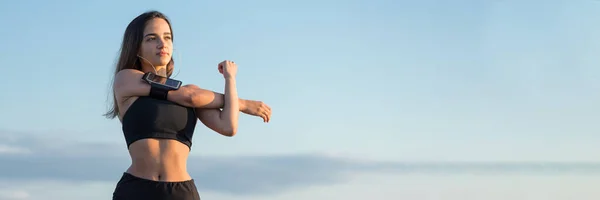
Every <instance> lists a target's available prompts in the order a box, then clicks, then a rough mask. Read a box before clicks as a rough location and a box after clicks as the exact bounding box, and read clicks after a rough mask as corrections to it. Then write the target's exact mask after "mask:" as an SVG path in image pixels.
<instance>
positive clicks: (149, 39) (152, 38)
mask: <svg viewBox="0 0 600 200" xmlns="http://www.w3.org/2000/svg"><path fill="white" fill-rule="evenodd" d="M154 39H156V38H154V37H149V38H148V39H146V41H152V40H154Z"/></svg>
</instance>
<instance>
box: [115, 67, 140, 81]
mask: <svg viewBox="0 0 600 200" xmlns="http://www.w3.org/2000/svg"><path fill="white" fill-rule="evenodd" d="M143 75H144V72H142V71H140V70H137V69H123V70H121V71H119V72H117V74H115V80H114V81H115V83H116V84H119V83H126V82H129V81H131V80H133V79H135V78H141V77H142V76H143Z"/></svg>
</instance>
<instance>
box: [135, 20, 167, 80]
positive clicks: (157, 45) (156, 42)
mask: <svg viewBox="0 0 600 200" xmlns="http://www.w3.org/2000/svg"><path fill="white" fill-rule="evenodd" d="M171 38H172V37H171V30H170V26H169V24H168V23H167V21H165V20H164V19H161V18H154V19H152V20H150V21H148V23H147V24H146V27H145V28H144V35H143V38H142V45H141V47H140V51H139V55H140V56H142V57H144V58H145V59H146V60H148V61H143V62H142V63H145V64H147V62H150V63H152V65H154V66H155V67H157V68H162V67H164V66H166V65H167V64H168V63H169V61H171V55H172V53H173V40H172V39H171ZM142 60H143V59H142Z"/></svg>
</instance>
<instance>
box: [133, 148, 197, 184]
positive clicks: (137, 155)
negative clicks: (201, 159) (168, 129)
mask: <svg viewBox="0 0 600 200" xmlns="http://www.w3.org/2000/svg"><path fill="white" fill-rule="evenodd" d="M189 153H190V149H189V147H188V146H187V145H185V144H183V143H181V142H179V141H176V140H171V139H154V138H150V139H142V140H138V141H136V142H134V143H132V144H131V145H130V146H129V155H130V156H131V166H129V168H128V169H127V173H129V174H131V175H134V176H137V177H139V178H143V179H148V180H153V181H164V182H179V181H187V180H190V179H191V177H190V175H189V174H188V172H187V158H188V156H189Z"/></svg>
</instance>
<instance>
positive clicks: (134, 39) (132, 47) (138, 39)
mask: <svg viewBox="0 0 600 200" xmlns="http://www.w3.org/2000/svg"><path fill="white" fill-rule="evenodd" d="M154 18H161V19H164V20H165V21H167V24H169V29H170V31H171V40H173V29H172V28H171V22H170V21H169V19H168V18H167V17H166V16H165V15H164V14H163V13H161V12H158V11H154V10H153V11H148V12H145V13H142V14H141V15H139V16H137V17H136V18H135V19H133V20H132V21H131V22H130V23H129V25H127V28H126V29H125V34H123V42H122V43H121V48H120V50H119V51H120V53H119V54H120V55H119V59H118V61H117V64H116V67H115V73H114V75H116V74H117V73H119V71H121V70H123V69H137V70H140V71H141V70H142V65H141V61H140V60H139V58H138V57H137V55H138V51H139V50H140V47H141V45H142V39H143V37H144V35H143V34H144V28H146V24H147V23H148V21H150V20H152V19H154ZM173 66H174V61H173V57H171V61H169V64H167V76H168V77H170V76H171V75H172V74H173ZM114 75H113V80H114ZM111 91H112V92H111V93H112V95H113V103H112V106H111V108H110V110H109V111H108V112H107V113H105V114H104V116H105V117H107V118H109V119H113V118H115V117H117V116H119V107H118V104H117V97H116V96H115V93H114V90H112V85H111Z"/></svg>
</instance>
